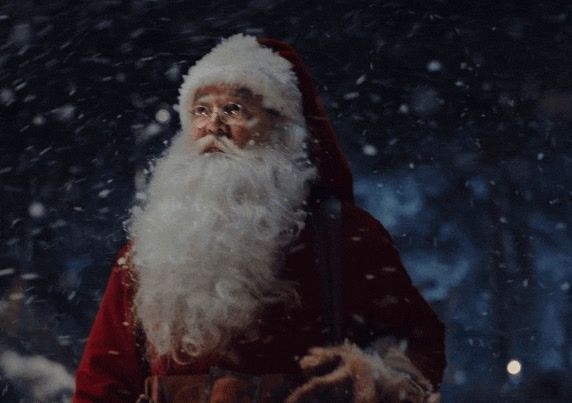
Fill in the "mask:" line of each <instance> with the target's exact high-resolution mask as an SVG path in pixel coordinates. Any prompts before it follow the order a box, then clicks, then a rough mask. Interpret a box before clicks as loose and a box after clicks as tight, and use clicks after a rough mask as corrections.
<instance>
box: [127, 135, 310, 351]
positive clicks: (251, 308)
mask: <svg viewBox="0 0 572 403" xmlns="http://www.w3.org/2000/svg"><path fill="white" fill-rule="evenodd" d="M278 136H279V137H280V138H282V139H284V138H286V139H288V140H287V141H286V142H285V141H284V140H282V141H280V142H279V141H274V142H273V144H270V145H266V146H264V147H259V146H256V147H247V148H248V149H238V148H237V147H235V146H234V145H233V144H232V142H231V141H230V140H228V139H225V140H223V141H222V142H218V146H219V147H220V148H223V150H224V151H225V152H224V153H210V154H200V151H201V150H204V149H206V147H208V145H209V144H211V143H212V142H213V141H214V138H212V137H211V138H209V139H204V140H201V141H200V142H198V143H197V144H195V147H194V148H195V149H191V147H190V146H189V145H188V144H187V142H188V140H187V139H186V138H185V137H184V136H183V135H182V134H179V135H178V136H177V137H176V138H175V140H174V142H173V145H172V146H171V147H170V148H169V150H168V151H167V153H166V155H165V156H164V157H163V158H162V159H161V160H159V162H158V164H157V165H156V169H155V172H154V174H153V178H152V180H151V182H150V184H149V187H148V191H147V204H146V205H145V207H144V208H143V209H140V208H134V209H133V212H132V220H131V224H130V226H129V235H130V238H131V239H132V241H133V251H134V254H133V263H134V267H135V270H136V276H137V292H136V296H135V301H134V304H135V305H134V307H135V313H136V317H137V318H138V320H139V321H140V324H141V325H142V327H143V329H144V331H145V333H146V336H147V339H148V341H149V342H150V344H151V346H152V348H153V350H154V353H155V354H158V355H164V354H170V355H172V356H173V357H177V356H181V355H183V356H184V355H185V354H186V355H188V356H191V357H195V356H198V355H202V354H206V353H210V352H214V351H222V350H224V349H225V348H226V347H227V346H228V344H229V342H230V341H231V339H232V338H233V337H235V336H237V335H240V334H242V333H244V332H247V331H252V329H253V328H256V326H255V325H256V319H257V314H259V313H260V310H261V309H262V308H263V306H264V305H266V304H269V303H292V301H293V300H294V301H295V299H296V298H297V293H296V290H295V288H294V284H292V283H291V282H286V281H284V280H281V279H279V277H278V274H279V271H280V268H281V260H282V259H281V258H282V255H283V252H284V250H285V247H286V246H288V245H289V244H290V243H291V242H292V241H293V240H294V239H295V238H296V237H297V236H298V234H299V232H300V231H301V230H302V229H303V227H304V221H305V218H306V212H305V211H304V210H303V204H304V202H305V199H306V197H307V195H308V188H309V186H308V184H309V181H311V180H312V179H314V178H315V176H316V169H315V167H313V166H312V165H311V164H310V162H309V161H308V158H307V154H306V152H305V151H304V142H305V140H306V137H307V130H306V129H305V128H300V127H292V126H288V130H287V132H279V133H272V135H271V138H277V137H278ZM285 136H286V137H285ZM197 148H200V150H197ZM181 353H182V354H181Z"/></svg>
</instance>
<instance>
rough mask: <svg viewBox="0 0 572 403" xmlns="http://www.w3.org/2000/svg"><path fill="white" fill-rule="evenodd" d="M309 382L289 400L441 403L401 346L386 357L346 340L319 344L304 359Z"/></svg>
mask: <svg viewBox="0 0 572 403" xmlns="http://www.w3.org/2000/svg"><path fill="white" fill-rule="evenodd" d="M300 367H301V368H302V371H303V373H304V375H305V376H306V377H307V378H309V380H308V382H306V383H305V384H303V385H301V386H300V387H298V388H297V389H295V390H294V391H293V392H292V393H291V394H290V396H289V397H288V398H287V399H286V402H285V403H318V402H331V403H334V402H345V403H346V402H347V403H350V402H351V403H379V402H383V403H397V402H400V403H429V402H431V403H437V402H438V401H439V397H438V395H437V394H431V390H432V386H431V384H430V383H429V381H427V379H426V378H425V377H424V376H423V375H422V374H421V373H420V372H419V370H418V369H417V368H415V366H414V365H413V363H411V361H410V360H409V359H408V358H407V356H405V354H404V353H403V352H401V351H400V350H399V348H397V347H390V348H388V349H386V352H385V354H384V355H383V358H381V357H380V356H379V355H377V354H375V353H374V354H368V353H365V352H364V351H362V350H361V349H360V348H359V347H357V346H355V345H352V344H349V343H345V344H342V345H340V346H335V347H315V348H312V349H310V352H309V354H308V355H306V356H305V357H303V358H302V359H301V360H300Z"/></svg>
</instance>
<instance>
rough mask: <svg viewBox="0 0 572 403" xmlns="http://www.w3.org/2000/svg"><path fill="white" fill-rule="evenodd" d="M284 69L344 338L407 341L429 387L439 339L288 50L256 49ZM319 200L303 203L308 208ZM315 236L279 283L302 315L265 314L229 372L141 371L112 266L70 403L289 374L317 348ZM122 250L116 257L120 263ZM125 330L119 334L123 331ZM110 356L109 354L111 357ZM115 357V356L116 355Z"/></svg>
mask: <svg viewBox="0 0 572 403" xmlns="http://www.w3.org/2000/svg"><path fill="white" fill-rule="evenodd" d="M259 42H260V43H262V44H263V45H264V46H269V47H271V48H273V49H275V50H276V51H278V52H279V53H280V55H282V56H283V57H285V58H287V59H288V60H290V61H291V62H292V63H293V65H294V70H295V72H296V74H297V76H298V79H299V82H300V88H301V90H302V93H303V98H304V113H305V116H306V120H307V122H308V125H309V127H310V129H311V131H312V136H313V138H314V139H315V140H317V141H316V142H314V143H313V150H312V152H313V153H314V154H313V157H314V159H315V161H316V164H317V165H318V169H319V173H320V182H319V183H317V184H316V186H317V187H318V190H317V191H315V192H314V195H315V196H316V195H317V196H316V197H317V198H323V197H324V196H335V197H337V198H339V199H340V200H341V201H342V234H341V245H339V247H340V251H341V256H342V271H343V273H342V281H343V285H344V292H343V315H342V316H343V320H344V322H343V333H344V336H345V337H347V338H348V339H349V340H351V341H354V342H355V343H357V344H359V345H361V346H362V347H366V346H368V345H369V344H370V343H371V342H373V341H374V340H375V339H376V338H379V337H383V336H394V337H396V338H398V339H403V340H406V341H407V343H408V350H407V354H408V355H409V357H410V358H411V359H412V360H413V362H414V363H415V364H416V365H417V366H418V367H419V369H420V370H421V371H422V372H423V373H424V375H425V376H427V377H428V379H429V380H430V381H431V382H432V383H433V384H434V385H435V386H436V387H438V386H439V384H440V383H441V380H442V377H443V371H444V368H445V365H446V360H445V349H444V337H445V329H444V325H443V323H441V322H440V321H439V319H438V318H437V317H436V315H435V314H434V313H433V311H432V310H431V308H430V307H429V305H428V304H427V303H426V302H425V300H424V299H423V298H422V296H421V295H420V294H419V292H418V291H417V290H416V289H415V287H413V285H412V284H411V280H410V279H409V276H408V275H407V273H406V271H405V269H404V267H403V264H402V262H401V259H400V257H399V253H398V251H397V250H396V249H395V246H394V244H393V241H392V239H391V237H390V235H389V233H388V232H387V231H386V230H385V228H384V227H383V226H382V225H381V224H380V223H379V222H378V221H376V220H375V219H374V218H373V217H371V216H370V215H369V214H368V213H366V212H364V211H363V210H361V209H359V208H358V207H356V206H355V204H354V202H353V190H352V177H351V172H350V170H349V166H348V164H347V161H346V160H345V158H344V157H343V155H342V153H341V151H340V148H339V145H338V143H337V141H336V139H335V135H334V131H333V129H332V126H331V125H330V123H329V121H328V119H327V116H326V113H325V110H324V107H323V105H322V104H321V102H320V101H319V98H318V95H317V92H316V90H315V88H314V86H313V84H312V81H311V79H310V77H309V75H308V73H307V70H306V68H305V67H304V66H303V64H302V62H301V60H300V58H299V57H298V56H297V55H296V53H295V51H294V50H293V49H292V48H291V47H290V46H288V45H287V44H285V43H283V42H280V41H276V40H272V39H259ZM318 204H319V200H318V201H316V200H314V201H312V202H311V203H309V205H310V206H311V208H312V209H314V208H317V205H318ZM316 243H317V238H316V233H315V231H314V228H313V227H312V225H310V224H308V225H307V226H306V229H305V230H304V231H303V233H302V234H301V236H300V238H299V239H298V241H297V242H296V245H294V247H293V248H292V252H290V253H289V254H288V256H287V262H286V267H285V269H284V271H283V276H284V277H285V278H288V279H291V280H293V281H296V282H297V283H298V284H299V289H298V290H299V293H300V296H301V300H302V306H301V307H300V308H298V309H295V310H290V311H285V310H284V309H283V308H281V307H279V306H270V307H268V308H267V310H266V312H264V314H263V315H262V317H261V318H260V323H261V335H260V338H259V340H257V341H255V342H243V341H241V340H240V339H237V340H236V343H234V344H233V347H235V353H236V356H237V357H238V358H239V360H238V362H237V363H236V362H234V361H232V362H231V361H227V360H225V359H224V357H212V356H211V357H201V358H200V359H198V360H196V361H194V362H193V363H192V364H189V365H179V364H176V363H174V362H173V361H171V360H167V359H162V360H153V362H152V363H151V364H150V365H148V364H147V362H146V360H145V359H144V357H143V354H142V353H141V352H140V349H139V348H138V347H137V339H136V330H135V329H134V327H133V322H132V318H131V298H132V295H133V282H132V279H131V276H130V274H129V273H130V271H129V270H128V269H126V267H127V266H126V265H121V264H119V263H116V265H115V267H114V269H113V272H112V274H111V278H110V280H109V285H108V287H107V290H106V292H105V295H104V297H103V300H102V302H101V306H100V310H99V312H98V314H97V317H96V319H95V323H94V325H93V328H92V330H91V333H90V336H89V339H88V342H87V345H86V347H85V351H84V355H83V358H82V361H81V363H80V367H79V369H78V372H77V383H76V393H75V395H74V399H73V401H74V402H76V403H80V402H81V403H83V402H100V401H101V402H115V401H117V402H119V401H121V402H130V401H134V400H135V399H136V397H137V395H138V394H140V393H142V391H143V381H144V378H145V376H146V375H149V374H156V375H176V374H188V373H205V372H208V369H209V368H210V367H211V366H212V365H218V366H222V367H224V368H227V369H230V370H235V371H241V372H246V373H254V374H256V373H276V372H282V373H297V372H298V364H297V360H298V359H299V358H301V357H302V356H303V355H304V354H305V353H306V352H307V350H308V348H310V347H313V346H319V345H325V344H327V340H325V336H324V332H323V330H324V323H323V319H322V318H323V313H324V311H323V301H324V299H323V296H322V292H321V287H322V286H321V281H320V278H319V274H318V272H317V270H316V267H315V266H316V264H315V262H316V253H315V245H316ZM127 252H128V247H126V248H124V250H122V252H121V253H120V259H123V260H125V256H126V253H127ZM126 324H127V325H126ZM110 351H113V352H114V353H111V354H110ZM115 352H117V353H118V354H115Z"/></svg>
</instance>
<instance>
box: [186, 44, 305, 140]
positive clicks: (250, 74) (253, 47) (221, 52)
mask: <svg viewBox="0 0 572 403" xmlns="http://www.w3.org/2000/svg"><path fill="white" fill-rule="evenodd" d="M212 84H228V85H236V86H240V87H246V88H248V89H250V90H251V91H253V92H254V93H255V94H258V95H262V97H263V100H264V106H265V107H267V108H272V109H275V110H276V111H278V112H279V113H280V114H281V115H282V116H284V117H286V118H288V119H289V121H291V122H293V123H296V124H299V125H301V124H303V122H304V117H303V113H302V94H301V93H300V90H299V88H298V79H297V78H296V74H295V73H294V71H293V70H292V64H291V63H290V62H289V61H288V60H286V59H284V58H283V57H281V56H279V55H278V54H277V53H275V52H273V51H272V50H271V49H269V48H266V47H263V46H261V45H260V44H259V43H258V42H257V41H256V38H255V37H253V36H247V35H243V34H236V35H233V36H231V37H229V38H227V39H225V40H223V41H222V42H221V43H220V44H219V45H217V46H215V47H214V48H213V49H212V50H211V51H210V52H209V53H207V54H206V55H205V56H203V58H202V59H200V60H199V61H198V62H196V63H195V65H194V66H192V67H191V68H190V69H189V71H188V73H187V75H186V76H184V77H183V84H182V85H181V87H180V89H179V114H180V119H181V125H182V128H183V132H184V133H190V128H191V123H190V121H191V116H190V115H189V114H188V113H187V107H188V105H189V104H190V102H192V100H193V98H194V94H195V92H196V90H197V89H199V88H201V87H204V86H207V85H212Z"/></svg>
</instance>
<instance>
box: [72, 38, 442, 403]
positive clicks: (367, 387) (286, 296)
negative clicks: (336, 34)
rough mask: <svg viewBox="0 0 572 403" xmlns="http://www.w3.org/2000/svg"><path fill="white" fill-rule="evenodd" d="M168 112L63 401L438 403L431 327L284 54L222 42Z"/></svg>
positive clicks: (434, 326) (308, 89)
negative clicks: (172, 118) (174, 129)
mask: <svg viewBox="0 0 572 403" xmlns="http://www.w3.org/2000/svg"><path fill="white" fill-rule="evenodd" d="M178 107H179V113H180V118H181V124H182V130H181V131H180V133H179V134H177V136H176V137H175V139H174V140H173V142H172V144H171V146H170V147H169V149H168V150H167V151H166V153H165V155H164V156H163V157H162V158H161V159H159V161H158V162H157V164H155V167H154V170H153V176H152V179H151V181H150V183H149V186H148V189H147V193H146V194H147V198H146V201H145V204H144V205H142V206H140V207H136V208H134V209H133V214H132V219H131V222H130V225H129V228H128V235H129V238H130V241H129V243H128V244H127V245H126V246H125V247H124V248H123V249H122V250H121V251H120V253H119V255H118V258H117V261H116V264H115V266H114V269H113V271H112V274H111V278H110V280H109V284H108V287H107V289H106V292H105V295H104V298H103V300H102V302H101V306H100V309H99V312H98V314H97V317H96V319H95V323H94V325H93V328H92V330H91V333H90V336H89V339H88V342H87V345H86V348H85V351H84V355H83V358H82V360H81V363H80V366H79V369H78V371H77V384H76V392H75V394H74V402H78V403H79V402H96V401H98V402H99V401H101V402H135V401H136V400H137V398H138V397H139V398H140V399H142V400H143V399H149V400H153V399H154V400H157V401H161V399H170V400H169V401H186V402H203V401H206V402H209V401H210V402H215V401H216V402H234V401H249V402H255V401H260V402H262V401H264V402H279V401H286V402H288V403H295V402H322V401H323V402H334V401H347V402H355V403H358V402H359V403H369V402H400V401H403V402H405V401H408V402H427V401H436V400H437V399H438V393H437V392H438V389H439V386H440V382H441V379H442V375H443V370H444V367H445V354H444V327H443V324H442V323H441V322H440V321H439V320H438V319H437V317H436V316H435V314H434V313H433V312H432V310H431V308H430V307H429V306H428V304H427V303H426V302H425V301H424V300H423V298H422V297H421V296H420V294H419V293H418V291H417V290H416V289H415V288H414V287H413V286H412V284H411V281H410V279H409V277H408V275H407V274H406V272H405V269H404V268H403V264H402V262H401V260H400V257H399V254H398V252H397V250H396V249H395V247H394V246H393V242H392V240H391V237H390V235H389V234H388V233H387V231H386V230H385V229H384V228H383V226H382V225H381V224H380V223H379V222H377V221H376V220H375V219H373V218H372V217H371V216H370V215H368V214H367V213H365V212H364V211H362V210H360V209H359V208H358V207H357V206H356V205H355V204H354V200H353V193H352V182H351V173H350V171H349V167H348V164H347V162H346V160H345V158H344V157H343V155H342V154H341V152H340V149H339V147H338V144H337V141H336V139H335V135H334V132H333V130H332V127H331V125H330V124H329V121H328V119H327V116H326V114H325V111H324V108H323V106H322V105H321V103H320V101H319V99H318V96H317V93H316V91H315V88H314V87H313V85H312V82H311V80H310V78H309V76H308V73H307V72H306V69H305V68H304V66H303V65H302V62H301V60H300V59H299V58H298V56H297V55H296V53H295V52H294V50H293V49H292V48H291V47H290V46H288V45H286V44H284V43H282V42H279V41H275V40H269V39H256V38H254V37H251V36H244V35H235V36H232V37H230V38H228V39H226V40H224V41H223V42H222V43H221V44H219V45H218V46H216V47H215V48H214V49H213V50H212V51H211V52H209V53H208V54H207V55H206V56H204V57H203V58H202V59H200V60H199V61H198V62H197V63H196V64H195V65H194V66H193V67H192V68H191V69H190V70H189V73H188V75H187V76H185V79H184V82H183V85H182V86H181V89H180V97H179V105H178ZM145 385H146V386H145ZM185 388H186V389H185ZM168 390H170V391H171V392H168ZM185 390H186V391H185ZM239 392H240V393H239ZM165 393H171V395H170V397H165V396H164V394H165ZM239 395H240V397H239ZM245 399H246V400H245Z"/></svg>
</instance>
